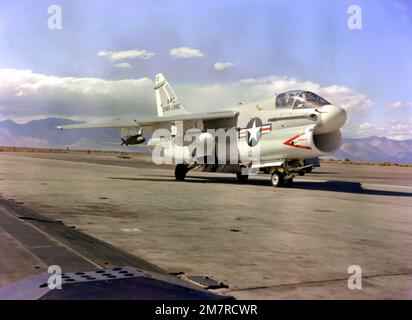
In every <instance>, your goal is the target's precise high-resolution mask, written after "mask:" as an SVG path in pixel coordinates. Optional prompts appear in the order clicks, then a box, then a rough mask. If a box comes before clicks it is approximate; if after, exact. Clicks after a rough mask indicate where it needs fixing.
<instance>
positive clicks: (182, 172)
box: [175, 163, 189, 181]
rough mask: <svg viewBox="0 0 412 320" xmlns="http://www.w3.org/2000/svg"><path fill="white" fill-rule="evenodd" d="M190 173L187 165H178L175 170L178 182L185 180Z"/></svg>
mask: <svg viewBox="0 0 412 320" xmlns="http://www.w3.org/2000/svg"><path fill="white" fill-rule="evenodd" d="M188 171H189V170H188V168H187V166H186V165H184V164H181V163H180V164H178V165H176V168H175V178H176V180H178V181H183V180H185V178H186V174H187V172H188Z"/></svg>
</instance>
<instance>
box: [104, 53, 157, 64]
mask: <svg viewBox="0 0 412 320" xmlns="http://www.w3.org/2000/svg"><path fill="white" fill-rule="evenodd" d="M97 55H98V56H99V57H106V58H108V59H109V60H110V61H112V62H115V61H120V60H126V59H144V60H146V59H150V58H151V57H153V56H154V53H153V52H150V51H147V50H124V51H99V52H98V53H97Z"/></svg>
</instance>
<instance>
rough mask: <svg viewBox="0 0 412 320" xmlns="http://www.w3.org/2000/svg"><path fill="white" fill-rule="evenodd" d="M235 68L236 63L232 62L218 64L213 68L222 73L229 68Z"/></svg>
mask: <svg viewBox="0 0 412 320" xmlns="http://www.w3.org/2000/svg"><path fill="white" fill-rule="evenodd" d="M233 66H234V63H232V62H216V63H215V64H214V65H213V67H214V68H215V70H217V71H222V70H225V69H228V68H231V67H233Z"/></svg>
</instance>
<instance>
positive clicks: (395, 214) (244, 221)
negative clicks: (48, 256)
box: [0, 152, 412, 299]
mask: <svg viewBox="0 0 412 320" xmlns="http://www.w3.org/2000/svg"><path fill="white" fill-rule="evenodd" d="M411 178H412V168H401V167H380V166H357V165H339V164H325V165H323V166H322V167H321V168H318V169H316V170H315V171H314V173H313V174H309V175H306V176H304V177H297V178H296V179H295V183H294V186H293V187H292V188H278V189H276V188H273V187H272V186H271V185H270V181H269V176H264V175H262V176H261V175H259V176H256V177H252V178H251V179H250V181H249V182H248V183H247V184H239V183H237V182H236V180H235V179H234V177H233V175H230V174H215V173H199V172H190V173H189V175H188V178H187V179H186V180H185V181H183V182H178V181H175V179H174V177H173V169H172V168H169V167H167V166H163V167H157V166H154V165H153V164H151V163H150V159H149V158H148V157H147V156H139V155H132V158H131V159H121V158H118V157H116V156H115V155H105V154H102V155H100V154H99V155H98V154H93V153H91V154H81V153H79V154H71V153H68V154H53V153H44V154H43V153H42V154H35V153H6V152H2V153H0V195H1V196H3V197H4V198H6V199H13V201H14V202H15V203H19V202H21V204H20V205H21V206H22V207H24V208H29V209H30V210H33V211H34V212H37V213H39V214H41V215H42V216H43V217H45V218H47V219H51V220H61V221H62V222H63V223H64V224H65V225H67V226H74V227H75V228H76V229H77V230H80V231H82V232H83V233H85V234H88V235H90V236H92V237H95V238H97V239H99V240H101V241H104V242H106V243H108V244H110V245H112V246H114V247H116V248H119V249H121V250H123V251H125V252H127V253H128V254H131V255H133V256H136V257H139V258H141V259H143V260H144V261H148V262H149V263H151V264H153V265H156V266H158V267H159V268H160V269H162V270H166V271H168V272H179V271H181V272H184V273H185V274H187V275H207V276H209V277H212V278H214V279H216V280H218V281H222V282H224V283H225V284H227V285H228V286H229V287H228V288H227V289H219V292H221V293H223V294H227V295H231V296H234V297H236V298H240V299H247V298H256V299H312V298H314V299H337V298H343V299H394V298H398V299H411V298H412V251H411V249H412V216H411V212H412V210H411V208H412V179H411ZM0 238H1V239H2V240H1V242H2V243H6V241H7V243H8V246H9V247H16V248H17V247H18V246H19V245H21V243H20V241H19V240H18V239H16V238H14V237H13V235H11V234H10V232H8V231H7V230H6V228H3V227H2V225H1V223H0ZM3 240H4V241H3ZM20 258H22V257H21V256H20ZM23 258H24V259H25V260H24V261H28V264H29V265H39V263H40V262H39V261H38V257H36V256H35V255H29V254H27V257H23ZM23 258H22V259H23ZM6 259H8V260H10V261H9V262H10V263H8V262H7V261H5V260H3V261H2V262H1V263H0V286H1V285H4V284H6V283H7V281H11V280H10V279H13V280H15V277H16V275H15V276H14V278H13V277H11V276H9V277H7V274H8V273H9V274H10V273H11V272H12V269H13V268H11V267H10V266H11V265H12V264H13V261H15V259H19V257H13V256H9V257H6ZM351 265H358V266H360V267H361V270H362V289H361V290H351V289H349V288H348V278H349V277H350V275H351V274H348V272H347V271H348V267H349V266H351ZM42 268H43V267H42ZM63 271H64V270H63ZM30 272H34V273H35V272H36V271H30ZM30 272H29V271H28V273H30ZM2 279H3V283H1V280H2Z"/></svg>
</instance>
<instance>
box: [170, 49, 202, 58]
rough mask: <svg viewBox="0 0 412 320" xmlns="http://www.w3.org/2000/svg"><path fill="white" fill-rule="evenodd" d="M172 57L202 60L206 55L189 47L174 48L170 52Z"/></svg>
mask: <svg viewBox="0 0 412 320" xmlns="http://www.w3.org/2000/svg"><path fill="white" fill-rule="evenodd" d="M169 53H170V55H171V56H174V57H177V58H201V57H203V56H204V54H203V53H202V52H201V51H200V50H199V49H193V48H189V47H180V48H173V49H171V50H170V52H169Z"/></svg>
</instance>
